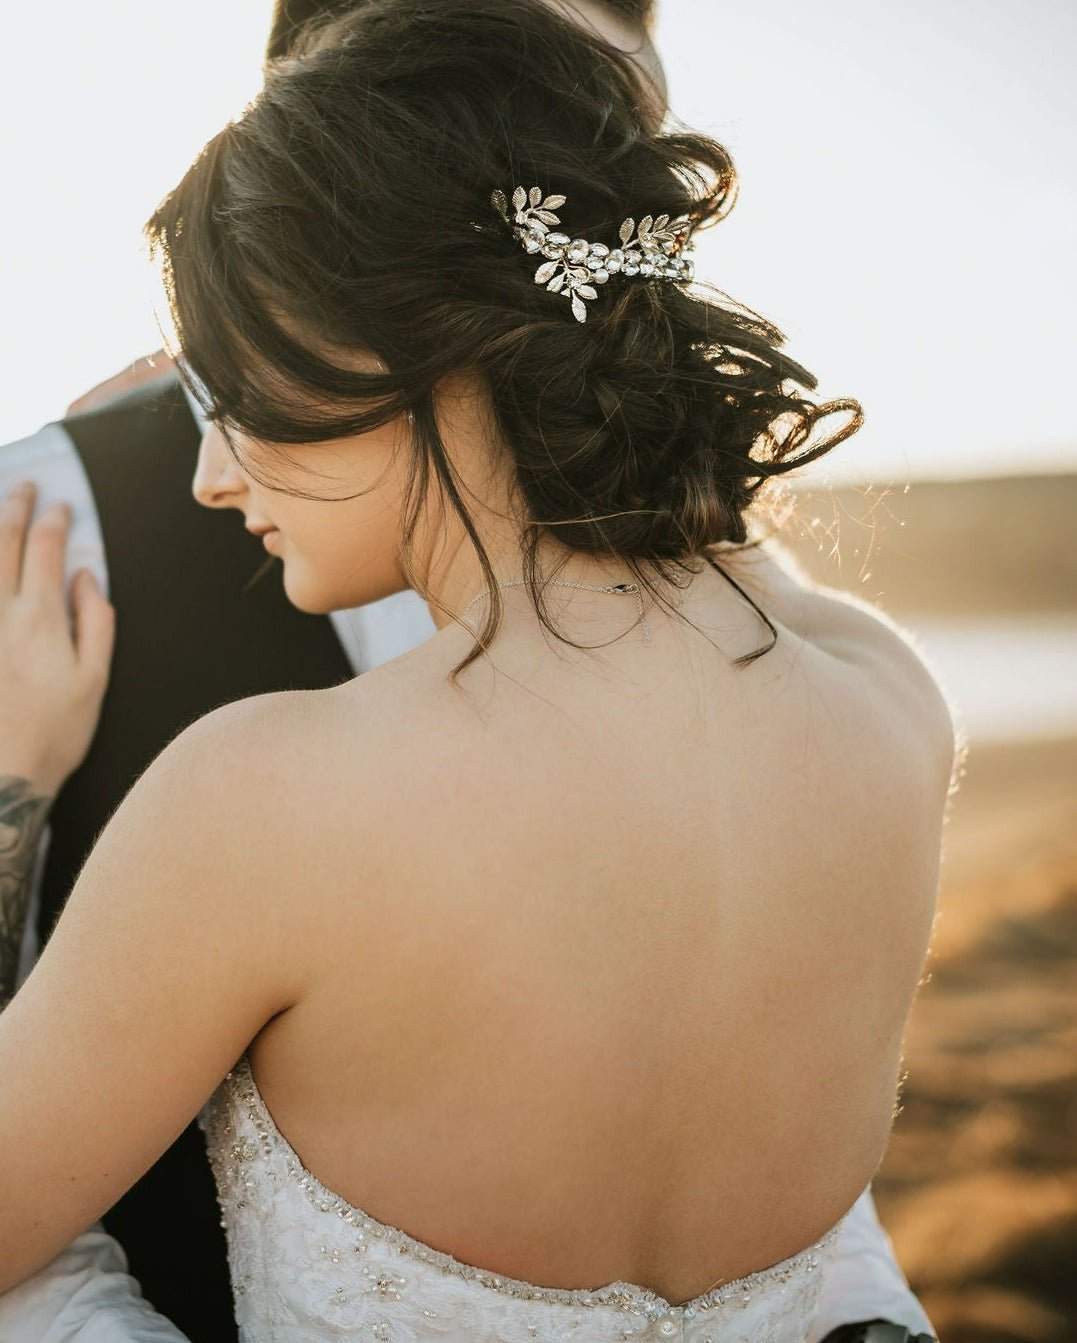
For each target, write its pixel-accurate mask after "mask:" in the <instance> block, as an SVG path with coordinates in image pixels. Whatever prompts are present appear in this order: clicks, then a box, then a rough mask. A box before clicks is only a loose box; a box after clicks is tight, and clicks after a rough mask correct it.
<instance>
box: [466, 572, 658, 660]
mask: <svg viewBox="0 0 1077 1343" xmlns="http://www.w3.org/2000/svg"><path fill="white" fill-rule="evenodd" d="M497 586H498V587H499V588H526V587H557V588H582V589H585V590H586V591H587V592H612V593H615V594H616V595H617V596H625V595H628V594H633V595H634V596H635V598H636V601H637V603H638V604H639V618H640V622H641V623H642V625H643V642H644V643H645V644H653V643H654V639H652V637H651V630H650V626H649V625H648V624H647V613H646V611H645V610H644V609H643V594H642V593H641V592H640V589H639V584H638V583H607V584H598V583H569V582H566V581H565V580H564V579H560V578H543V579H538V580H530V579H526V578H514V579H512V580H510V581H509V582H507V583H498V584H497ZM489 595H490V589H489V588H483V590H482V591H481V592H477V593H476V594H475V596H474V597H472V599H471V600H470V601H469V602H468V604H467V605H466V606H465V607H464V610H463V615H464V616H466V615H467V613H468V612H469V611H470V610H471V608H472V607H473V606H474V605H475V603H476V602H477V601H478V600H479V598H480V597H488V596H489Z"/></svg>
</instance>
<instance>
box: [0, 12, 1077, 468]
mask: <svg viewBox="0 0 1077 1343" xmlns="http://www.w3.org/2000/svg"><path fill="white" fill-rule="evenodd" d="M269 11H270V3H269V0H227V3H224V4H222V3H221V0H186V3H185V4H184V5H183V6H182V7H181V8H180V9H177V8H176V7H175V6H173V5H165V4H156V5H155V4H154V3H153V2H152V0H138V3H135V0H110V3H109V4H107V5H101V4H98V5H86V4H82V3H78V0H34V3H29V2H28V0H22V2H21V3H15V4H12V5H10V6H9V7H8V10H7V12H6V13H5V18H4V26H5V45H6V51H7V57H8V59H7V61H6V63H5V71H4V78H3V80H2V81H0V118H2V122H3V125H4V127H5V131H4V136H3V148H2V151H0V152H2V154H3V161H2V169H3V182H4V185H5V196H4V209H3V210H2V212H0V258H2V261H0V359H2V363H3V367H4V369H5V370H6V372H7V377H6V378H5V379H4V383H3V388H4V391H3V398H2V402H0V442H2V441H5V440H7V439H11V438H14V437H18V436H20V435H22V434H26V433H29V432H32V431H33V430H34V429H35V428H36V427H37V426H38V425H39V424H41V423H42V422H44V421H46V420H49V419H52V418H56V417H58V416H59V415H61V414H62V413H63V410H64V407H65V405H66V404H67V402H68V401H69V400H70V399H71V398H72V397H73V396H75V395H76V394H77V393H79V392H80V391H82V390H84V389H85V388H87V387H88V386H90V385H92V384H93V383H95V382H97V381H99V380H100V379H101V378H103V377H105V376H106V375H108V374H109V373H112V372H114V371H116V370H117V369H118V368H119V367H121V366H122V365H123V364H126V363H127V362H129V361H130V360H131V359H133V358H135V357H136V356H137V355H139V354H142V353H144V352H146V351H148V350H151V349H154V348H156V347H157V346H158V345H159V343H160V341H159V339H158V336H157V330H156V326H155V323H154V318H153V315H152V304H153V302H154V301H155V289H154V282H153V277H152V274H151V272H150V271H149V269H148V267H147V266H146V263H145V260H144V258H143V255H142V252H141V242H140V232H139V230H140V227H141V223H142V221H143V219H144V218H145V217H146V216H147V215H148V214H149V213H150V211H151V210H152V208H153V206H154V204H155V203H156V201H157V199H158V198H159V197H160V196H161V195H163V194H164V192H165V191H166V190H167V189H168V188H169V187H170V186H171V185H172V184H173V183H174V182H175V181H176V180H177V179H178V177H179V176H180V175H181V174H182V171H183V169H184V168H185V167H186V166H187V164H188V162H189V161H190V159H191V158H192V157H193V156H194V154H195V153H196V152H197V150H198V149H199V147H200V146H201V144H202V143H203V142H204V141H205V140H206V139H207V138H208V137H209V136H210V135H211V134H213V133H214V132H215V131H216V130H218V129H219V127H220V126H221V125H222V124H223V122H224V121H225V120H226V119H227V118H228V117H229V116H232V115H234V114H236V113H237V112H238V111H239V110H240V108H241V107H242V105H243V103H244V102H245V101H246V99H247V98H248V97H250V96H251V95H252V94H253V93H254V91H255V90H256V88H257V82H258V77H259V62H260V56H261V50H260V49H261V45H262V42H263V40H264V37H265V33H266V30H267V27H268V17H269ZM659 45H660V47H661V48H662V50H663V52H664V54H665V57H666V63H667V67H668V69H669V75H670V84H671V94H672V105H673V108H674V111H675V112H676V113H677V114H678V115H679V116H681V117H682V118H683V119H684V120H686V121H687V122H689V123H691V124H694V125H696V126H698V127H699V128H701V129H705V130H707V131H709V132H710V133H711V134H713V135H715V136H716V137H717V138H718V139H720V140H722V141H723V142H724V143H725V144H726V145H727V146H728V147H729V148H730V150H731V151H732V153H733V157H734V160H735V162H736V164H737V168H738V171H739V173H740V177H741V194H740V199H739V201H738V202H737V204H736V206H735V207H734V209H733V212H732V214H731V215H730V216H729V217H728V218H727V219H726V220H725V222H724V223H722V224H720V225H719V226H718V227H717V228H716V229H715V230H714V231H713V232H711V233H710V234H709V235H704V236H703V237H702V238H701V240H700V249H699V258H700V265H699V269H700V271H701V272H702V273H703V274H705V275H706V276H707V277H708V278H709V279H712V280H713V281H714V282H715V283H717V284H719V285H720V286H721V287H722V288H723V289H725V290H726V291H727V292H728V293H730V294H731V295H732V296H733V297H734V298H736V299H738V300H740V301H742V302H744V303H746V304H747V305H748V306H749V307H752V308H754V309H756V311H758V312H761V313H762V314H764V315H765V316H767V317H769V318H770V319H771V320H773V321H775V322H776V323H777V324H778V326H779V327H781V328H782V329H783V330H784V331H785V332H786V334H787V336H788V337H789V344H788V349H789V351H790V353H791V354H792V355H793V356H794V357H795V358H797V359H799V360H800V361H801V362H802V363H804V364H805V365H806V366H807V367H808V368H809V369H811V370H812V371H813V372H815V373H816V374H817V375H818V377H819V379H820V389H819V391H820V394H821V395H823V396H842V395H850V396H855V397H858V398H859V399H860V400H861V401H862V402H863V403H864V406H865V410H866V413H867V423H866V425H865V428H864V429H863V430H862V431H861V432H860V433H859V434H858V435H856V436H855V437H854V438H853V439H852V440H850V441H849V442H848V443H846V444H843V445H842V446H841V447H840V448H839V449H837V451H836V452H835V453H834V454H833V455H832V456H831V457H830V458H828V459H827V460H826V465H825V468H824V467H823V466H822V465H820V466H819V467H815V468H809V470H810V471H815V472H816V473H818V475H817V478H819V479H820V480H823V479H826V480H830V481H833V482H835V483H836V482H837V481H838V480H839V479H845V478H849V477H857V478H863V479H868V478H870V479H873V480H875V481H882V480H897V481H903V480H906V479H909V478H915V477H919V476H928V475H964V474H979V473H997V472H1002V471H1011V470H1024V469H1030V470H1044V469H1051V468H1057V467H1063V466H1064V467H1067V468H1069V469H1073V468H1075V467H1077V430H1075V429H1074V427H1073V424H1072V409H1071V407H1072V392H1071V386H1072V372H1071V364H1072V360H1073V352H1074V350H1075V349H1077V261H1075V250H1077V249H1075V241H1077V145H1075V141H1077V80H1074V78H1073V62H1074V57H1075V55H1077V6H1074V5H1073V3H1072V0H946V2H945V3H944V4H941V3H939V0H904V3H902V4H900V5H896V4H894V3H892V0H887V3H885V4H884V3H882V2H881V0H817V2H816V3H813V4H805V3H804V0H769V3H768V4H766V5H758V4H742V5H736V6H735V5H732V4H726V3H723V2H722V0H664V4H663V9H662V20H661V25H660V29H659ZM640 205H641V210H642V208H643V207H644V206H645V202H641V203H640ZM824 472H825V474H824Z"/></svg>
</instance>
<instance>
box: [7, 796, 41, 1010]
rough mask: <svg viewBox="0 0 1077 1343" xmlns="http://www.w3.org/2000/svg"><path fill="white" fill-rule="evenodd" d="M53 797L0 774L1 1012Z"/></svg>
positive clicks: (15, 968) (12, 975) (11, 987)
mask: <svg viewBox="0 0 1077 1343" xmlns="http://www.w3.org/2000/svg"><path fill="white" fill-rule="evenodd" d="M51 805H52V797H51V796H50V795H49V794H47V793H44V792H42V791H41V790H40V789H39V788H36V787H35V786H34V785H33V784H32V783H30V782H29V780H27V779H20V778H17V777H15V776H14V775H11V774H0V1011H3V1009H4V1008H5V1007H6V1006H7V1005H8V1003H9V1002H10V1001H11V999H12V998H13V997H14V996H15V976H16V974H17V973H18V969H19V951H20V949H21V947H22V935H23V931H24V929H25V927H26V912H27V910H28V908H29V906H30V883H31V882H32V881H33V877H34V866H35V864H36V861H37V848H38V842H39V841H40V839H41V832H42V831H43V830H44V828H45V819H46V817H47V816H48V813H49V807H50V806H51Z"/></svg>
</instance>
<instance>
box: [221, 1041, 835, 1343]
mask: <svg viewBox="0 0 1077 1343" xmlns="http://www.w3.org/2000/svg"><path fill="white" fill-rule="evenodd" d="M199 1124H200V1125H201V1127H202V1130H203V1132H204V1133H205V1137H206V1144H207V1148H208V1151H209V1158H210V1162H211V1164H212V1167H213V1173H214V1176H215V1178H216V1181H217V1191H218V1196H219V1199H220V1204H221V1211H222V1214H223V1216H222V1219H221V1222H222V1225H223V1226H224V1228H225V1230H226V1232H227V1236H228V1255H229V1263H230V1266H231V1273H232V1286H233V1290H234V1293H235V1300H236V1318H237V1320H238V1322H239V1333H240V1338H241V1340H242V1343H327V1341H328V1340H331V1339H347V1340H354V1343H360V1340H363V1343H366V1340H371V1341H373V1340H387V1341H388V1343H435V1341H436V1343H449V1341H450V1340H451V1341H452V1343H455V1341H456V1340H459V1341H460V1343H565V1340H576V1341H577V1343H607V1341H608V1343H624V1340H628V1339H636V1340H639V1341H640V1343H644V1341H645V1340H654V1343H660V1341H661V1340H669V1339H673V1340H678V1341H679V1343H803V1340H804V1339H805V1338H806V1337H807V1335H808V1332H809V1328H810V1325H811V1321H812V1318H813V1315H814V1313H815V1308H816V1302H817V1300H818V1296H819V1292H820V1288H821V1286H822V1279H823V1275H824V1274H825V1272H826V1269H827V1261H828V1259H829V1257H830V1253H831V1251H832V1249H833V1247H834V1241H835V1239H836V1237H837V1235H838V1232H839V1230H840V1229H841V1226H842V1223H843V1222H844V1221H845V1218H844V1217H843V1218H842V1220H841V1221H840V1222H839V1223H838V1224H837V1225H836V1226H834V1227H832V1228H831V1230H830V1231H828V1232H827V1233H826V1234H825V1235H824V1236H823V1237H822V1238H821V1239H820V1240H818V1241H817V1242H816V1243H815V1244H814V1245H811V1246H809V1247H808V1248H807V1249H805V1250H802V1251H801V1252H800V1253H798V1254H795V1255H793V1256H792V1257H791V1258H789V1259H785V1260H783V1261H782V1262H781V1263H779V1264H775V1265H773V1266H772V1267H770V1268H765V1269H762V1270H761V1271H759V1272H757V1273H752V1274H749V1276H747V1277H745V1278H738V1279H737V1280H736V1281H734V1282H727V1283H724V1284H723V1285H721V1286H719V1287H715V1288H712V1289H711V1290H710V1291H709V1292H706V1293H704V1294H703V1295H702V1296H699V1297H696V1298H695V1299H694V1300H692V1301H688V1302H683V1303H682V1304H680V1305H671V1304H670V1303H669V1302H668V1301H665V1300H664V1299H663V1298H662V1297H661V1296H659V1295H658V1294H657V1293H655V1292H653V1291H650V1290H648V1289H647V1288H644V1287H639V1286H636V1285H635V1284H633V1283H627V1282H614V1283H610V1284H609V1285H608V1286H605V1287H599V1288H595V1289H594V1290H588V1289H571V1290H570V1289H563V1288H552V1287H539V1286H536V1285H534V1284H532V1283H527V1282H521V1281H519V1280H518V1279H515V1278H507V1277H505V1276H504V1275H503V1274H499V1273H492V1272H490V1271H488V1270H485V1269H481V1268H476V1267H474V1266H472V1265H469V1264H464V1263H461V1262H460V1261H459V1260H457V1259H454V1258H453V1257H452V1256H451V1255H449V1254H445V1253H443V1252H442V1251H440V1250H435V1249H433V1248H431V1247H430V1246H428V1245H424V1244H423V1243H422V1242H421V1241H417V1240H415V1239H413V1238H412V1237H411V1236H409V1235H407V1234H406V1233H405V1232H403V1231H401V1230H399V1229H398V1228H396V1227H392V1226H387V1225H386V1224H385V1223H383V1222H379V1221H377V1220H376V1219H375V1218H373V1217H371V1216H370V1215H369V1214H368V1213H365V1212H363V1211H362V1210H361V1209H359V1208H355V1207H352V1206H351V1205H350V1204H349V1203H346V1202H345V1201H344V1200H343V1199H342V1198H340V1197H339V1196H338V1195H337V1194H334V1193H333V1192H332V1191H331V1190H329V1189H326V1188H325V1186H324V1185H322V1184H321V1183H320V1182H319V1181H318V1180H317V1179H315V1177H314V1176H313V1175H312V1174H311V1173H310V1172H309V1171H308V1170H306V1168H305V1167H304V1166H303V1164H302V1162H301V1161H300V1160H299V1158H298V1156H297V1155H296V1153H295V1152H294V1150H293V1149H292V1148H291V1147H290V1146H289V1144H288V1142H287V1141H286V1140H285V1138H284V1136H283V1135H282V1134H281V1133H280V1131H279V1130H278V1128H277V1126H276V1124H275V1123H274V1122H273V1118H272V1116H271V1115H270V1113H269V1111H268V1109H267V1108H266V1105H265V1103H264V1101H263V1100H262V1097H261V1094H260V1092H259V1090H258V1087H257V1085H256V1083H255V1081H254V1076H253V1074H252V1072H251V1069H250V1063H249V1060H248V1058H247V1056H246V1055H244V1056H243V1057H242V1058H241V1059H240V1061H239V1063H237V1064H236V1066H235V1067H234V1068H233V1069H232V1071H231V1072H230V1073H229V1074H228V1076H227V1077H226V1078H225V1079H224V1081H223V1082H222V1083H221V1085H220V1087H218V1088H217V1090H216V1091H215V1092H214V1094H213V1095H212V1096H211V1097H210V1099H209V1101H208V1102H207V1103H206V1105H205V1106H204V1107H203V1109H202V1111H201V1113H200V1115H199ZM847 1216H848V1213H847V1214H846V1217H847Z"/></svg>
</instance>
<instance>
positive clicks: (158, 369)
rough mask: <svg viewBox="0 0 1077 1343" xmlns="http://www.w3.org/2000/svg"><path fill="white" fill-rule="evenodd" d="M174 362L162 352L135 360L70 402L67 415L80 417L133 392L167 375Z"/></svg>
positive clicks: (158, 351)
mask: <svg viewBox="0 0 1077 1343" xmlns="http://www.w3.org/2000/svg"><path fill="white" fill-rule="evenodd" d="M174 363H175V361H174V360H173V359H172V357H171V355H168V354H166V353H165V352H164V350H157V351H156V352H155V353H154V354H147V355H144V356H143V358H141V359H136V360H135V362H134V363H133V364H128V365H127V367H126V368H125V369H122V370H121V371H120V372H119V373H117V374H115V375H114V376H113V377H111V378H106V379H105V381H104V382H100V383H98V384H97V386H96V387H92V388H91V389H90V390H89V391H88V392H86V393H84V394H83V395H82V396H80V397H79V398H78V400H77V401H72V402H71V404H70V405H69V406H68V408H67V413H68V415H82V414H84V413H85V412H86V411H88V410H93V409H94V407H95V406H103V405H104V404H105V403H106V402H108V401H111V400H112V399H113V398H114V397H117V396H122V395H123V393H124V392H130V391H133V390H134V388H136V387H141V386H142V384H143V383H144V382H152V380H153V379H154V378H160V377H162V376H163V375H164V374H165V373H167V372H168V371H169V370H170V369H171V368H172V367H173V364H174Z"/></svg>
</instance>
